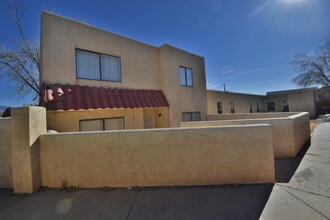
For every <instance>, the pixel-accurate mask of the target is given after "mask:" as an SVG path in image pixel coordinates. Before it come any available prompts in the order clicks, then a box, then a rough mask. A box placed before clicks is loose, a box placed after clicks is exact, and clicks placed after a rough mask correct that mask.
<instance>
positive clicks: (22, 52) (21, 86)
mask: <svg viewBox="0 0 330 220" xmlns="http://www.w3.org/2000/svg"><path fill="white" fill-rule="evenodd" d="M26 9H27V7H26V5H24V4H23V3H22V2H21V1H11V2H9V4H8V15H9V16H10V18H11V20H12V21H13V24H14V25H15V27H16V29H17V31H18V34H19V37H20V40H19V41H18V42H16V41H13V40H12V39H10V38H6V37H4V36H3V35H1V33H0V38H2V39H3V40H6V41H7V42H9V43H10V45H11V46H10V48H9V49H6V48H5V46H4V45H0V74H1V75H0V77H2V78H7V79H10V80H13V81H15V83H16V85H17V86H16V87H15V89H14V92H15V94H16V95H17V96H18V97H23V96H25V95H26V94H28V93H30V92H33V93H34V94H35V98H37V97H39V72H40V53H39V46H38V44H36V43H34V44H33V43H30V42H29V41H28V40H27V38H26V36H25V34H24V32H23V28H22V18H23V15H24V13H25V11H26Z"/></svg>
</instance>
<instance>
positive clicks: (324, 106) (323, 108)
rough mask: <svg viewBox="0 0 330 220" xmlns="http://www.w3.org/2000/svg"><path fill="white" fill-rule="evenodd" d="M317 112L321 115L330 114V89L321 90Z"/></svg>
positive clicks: (319, 91)
mask: <svg viewBox="0 0 330 220" xmlns="http://www.w3.org/2000/svg"><path fill="white" fill-rule="evenodd" d="M317 112H318V113H319V114H320V115H321V114H322V115H323V114H329V113H330V87H325V88H320V89H319V90H318V98H317Z"/></svg>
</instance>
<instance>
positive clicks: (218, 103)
mask: <svg viewBox="0 0 330 220" xmlns="http://www.w3.org/2000/svg"><path fill="white" fill-rule="evenodd" d="M264 100H265V96H262V95H253V94H244V93H236V92H223V91H215V90H208V91H207V109H208V114H222V113H249V112H250V113H253V112H264V111H265V110H264V107H263V103H264Z"/></svg>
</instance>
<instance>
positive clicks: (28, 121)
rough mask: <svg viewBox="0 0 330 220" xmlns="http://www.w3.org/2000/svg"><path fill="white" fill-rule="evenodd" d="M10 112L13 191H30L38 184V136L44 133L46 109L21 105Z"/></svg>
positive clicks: (35, 188)
mask: <svg viewBox="0 0 330 220" xmlns="http://www.w3.org/2000/svg"><path fill="white" fill-rule="evenodd" d="M11 114H12V118H11V133H12V134H13V135H12V169H13V187H14V192H15V193H32V192H34V191H35V190H37V189H38V188H39V186H40V170H39V168H40V164H39V142H38V138H39V136H40V134H45V133H46V110H45V108H43V107H21V108H14V109H12V112H11Z"/></svg>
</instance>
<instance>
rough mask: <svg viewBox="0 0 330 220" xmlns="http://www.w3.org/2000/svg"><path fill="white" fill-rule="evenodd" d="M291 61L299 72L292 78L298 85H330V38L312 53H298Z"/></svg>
mask: <svg viewBox="0 0 330 220" xmlns="http://www.w3.org/2000/svg"><path fill="white" fill-rule="evenodd" d="M291 63H292V65H294V66H295V67H296V72H298V76H296V77H295V78H293V79H292V82H293V83H295V84H296V85H298V86H302V87H307V86H322V87H330V40H327V41H325V42H324V43H323V45H322V46H321V47H319V48H317V49H316V50H315V51H314V53H313V54H312V55H306V54H297V55H296V56H295V57H294V59H293V61H292V62H291Z"/></svg>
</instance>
